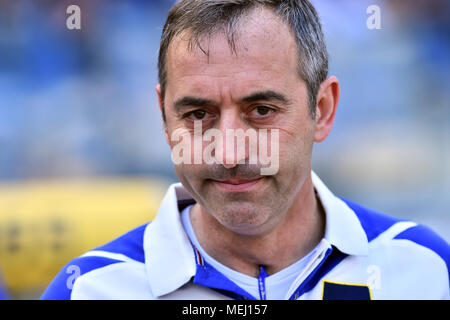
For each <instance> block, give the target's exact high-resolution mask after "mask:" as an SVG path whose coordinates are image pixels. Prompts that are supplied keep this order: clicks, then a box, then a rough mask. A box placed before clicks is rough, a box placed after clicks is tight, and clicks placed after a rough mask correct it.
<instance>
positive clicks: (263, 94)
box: [242, 90, 290, 104]
mask: <svg viewBox="0 0 450 320" xmlns="http://www.w3.org/2000/svg"><path fill="white" fill-rule="evenodd" d="M261 100H264V101H277V102H281V103H283V104H290V101H289V99H288V98H286V96H284V95H283V94H282V93H279V92H275V91H273V90H266V91H258V92H255V93H252V94H250V95H248V96H245V97H244V98H242V101H243V102H247V103H249V102H255V101H261Z"/></svg>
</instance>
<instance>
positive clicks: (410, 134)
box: [0, 0, 450, 299]
mask: <svg viewBox="0 0 450 320" xmlns="http://www.w3.org/2000/svg"><path fill="white" fill-rule="evenodd" d="M312 2H313V3H314V4H315V5H316V8H317V9H318V11H319V14H320V16H321V17H322V21H323V24H324V32H325V35H326V38H327V42H328V47H329V52H330V57H331V61H330V73H332V74H335V75H337V76H338V78H339V80H340V82H341V86H342V87H341V88H342V89H341V101H340V104H339V109H338V115H337V118H336V123H335V127H334V128H333V131H332V134H331V135H330V137H329V138H328V139H327V140H326V141H325V142H323V143H322V144H319V145H316V149H315V151H314V159H313V167H314V170H315V171H316V172H317V173H318V174H319V175H320V176H321V177H322V178H323V179H324V181H325V182H326V183H327V184H328V185H329V186H330V187H331V188H332V190H333V191H334V192H335V193H336V194H337V195H339V196H342V197H345V198H348V199H352V200H354V201H357V202H359V203H361V204H364V205H366V206H369V207H373V208H376V209H378V210H380V211H384V212H386V213H389V214H392V215H395V216H398V217H405V218H411V219H413V220H415V221H417V222H420V223H424V224H427V225H429V226H430V227H432V228H433V229H434V230H435V231H437V232H438V233H440V234H441V235H442V236H443V237H444V238H445V239H446V240H447V241H449V240H450V216H449V212H450V106H449V104H450V103H449V101H450V72H449V71H450V68H449V67H450V65H449V64H450V59H449V58H450V2H449V1H448V0H432V1H430V0H428V1H427V0H414V1H402V0H359V1H354V0H313V1H312ZM173 3H174V1H172V0H151V1H147V0H128V1H127V0H68V1H66V0H0V279H1V280H0V283H3V285H0V299H2V298H6V299H8V298H9V299H35V298H39V296H40V295H41V293H42V291H43V290H44V288H45V287H46V285H47V284H48V283H49V281H50V280H51V279H52V278H53V277H54V276H55V274H56V273H57V272H58V271H59V270H60V268H61V267H62V266H63V265H64V264H66V263H67V262H68V261H69V260H70V259H72V258H74V257H76V256H78V255H80V254H81V253H83V252H85V251H87V250H89V249H91V248H93V247H95V246H98V245H101V244H102V243H105V242H107V241H109V240H111V239H113V238H115V237H116V236H119V235H120V234H122V233H124V232H125V231H127V230H129V229H131V228H133V227H136V226H138V225H140V224H143V223H146V222H148V221H150V220H151V219H152V218H153V216H154V214H155V212H156V210H157V209H158V206H159V201H160V200H161V198H162V195H163V194H164V192H165V189H166V187H167V185H168V184H169V183H171V182H174V181H176V176H175V174H174V172H173V167H172V162H171V160H170V150H169V148H168V146H167V145H166V143H165V140H164V136H163V131H162V123H161V117H160V114H159V109H158V105H157V100H156V95H155V93H154V87H155V85H156V83H157V68H156V61H157V54H158V47H159V38H160V34H161V30H162V25H163V23H164V21H165V18H166V15H167V12H168V10H169V8H170V7H171V6H172V5H173ZM71 4H77V5H79V6H80V8H81V26H82V29H81V30H68V29H67V28H66V18H67V16H68V15H67V14H66V8H67V7H68V6H69V5H71ZM372 4H375V5H378V6H380V8H381V26H382V29H380V30H368V28H367V27H366V19H367V18H368V16H369V15H368V14H367V13H366V8H367V7H368V6H369V5H372ZM2 286H3V288H2Z"/></svg>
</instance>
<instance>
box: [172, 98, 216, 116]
mask: <svg viewBox="0 0 450 320" xmlns="http://www.w3.org/2000/svg"><path fill="white" fill-rule="evenodd" d="M211 105H216V103H215V101H213V100H210V99H205V98H198V97H191V96H186V97H183V98H181V99H178V100H177V101H175V103H174V105H173V106H174V109H175V111H177V112H180V110H181V109H183V108H184V107H205V106H211Z"/></svg>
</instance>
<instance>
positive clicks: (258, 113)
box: [250, 106, 276, 118]
mask: <svg viewBox="0 0 450 320" xmlns="http://www.w3.org/2000/svg"><path fill="white" fill-rule="evenodd" d="M275 111H276V110H275V109H274V108H271V107H267V106H258V107H256V108H254V109H253V110H252V111H251V112H250V116H252V117H257V118H263V117H266V116H268V115H270V114H271V113H273V112H275Z"/></svg>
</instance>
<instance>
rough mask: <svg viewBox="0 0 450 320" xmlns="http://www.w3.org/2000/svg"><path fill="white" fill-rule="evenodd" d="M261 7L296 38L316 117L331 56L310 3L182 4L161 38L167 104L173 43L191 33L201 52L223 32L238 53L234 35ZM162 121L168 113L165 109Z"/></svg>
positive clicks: (189, 0)
mask: <svg viewBox="0 0 450 320" xmlns="http://www.w3.org/2000/svg"><path fill="white" fill-rule="evenodd" d="M257 7H262V8H269V9H271V10H272V11H273V12H275V13H276V14H277V15H278V16H280V18H282V19H283V21H284V22H286V23H287V24H288V26H289V27H290V29H291V31H292V32H293V33H294V34H295V37H296V40H297V41H296V42H297V46H298V49H299V50H298V52H299V57H298V58H299V63H298V72H299V76H300V78H301V79H302V80H303V81H305V83H306V87H307V90H308V105H309V111H310V114H311V116H312V118H314V117H315V113H316V104H317V93H318V91H319V88H320V84H321V83H322V82H323V81H324V80H325V79H326V77H327V75H328V53H327V48H326V45H325V41H324V36H323V32H322V27H321V24H320V19H319V17H318V15H317V12H316V10H315V9H314V7H313V6H312V4H311V3H310V2H309V1H308V0H181V1H179V2H177V3H176V4H175V5H174V6H173V7H172V9H171V10H170V11H169V15H168V17H167V20H166V23H165V25H164V29H163V32H162V36H161V43H160V50H159V58H158V77H159V83H160V85H161V96H162V100H163V101H164V94H165V88H166V84H167V51H168V48H169V45H170V42H171V41H172V39H173V38H174V37H175V36H177V35H180V34H181V33H182V32H183V31H189V45H188V47H189V48H190V49H192V48H193V47H194V46H196V47H198V48H200V50H202V51H203V52H204V53H205V54H208V53H207V52H206V51H205V50H204V49H203V48H202V47H201V46H200V41H201V39H202V38H203V37H211V36H212V35H214V34H215V33H216V32H218V31H223V32H224V33H225V35H226V36H227V38H228V43H229V45H230V48H231V49H232V50H235V31H236V28H237V23H238V22H239V20H240V18H241V17H243V16H244V15H245V14H248V13H249V12H250V11H251V10H252V9H254V8H257ZM163 119H164V121H165V112H164V108H163Z"/></svg>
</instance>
